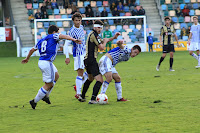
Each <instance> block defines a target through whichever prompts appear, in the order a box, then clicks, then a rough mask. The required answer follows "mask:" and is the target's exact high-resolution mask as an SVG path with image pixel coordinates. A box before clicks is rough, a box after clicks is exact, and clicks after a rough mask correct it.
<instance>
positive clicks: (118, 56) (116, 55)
mask: <svg viewBox="0 0 200 133" xmlns="http://www.w3.org/2000/svg"><path fill="white" fill-rule="evenodd" d="M108 53H109V54H110V55H111V56H112V59H113V66H115V65H116V64H117V63H119V62H121V61H128V60H129V58H130V53H131V49H129V48H128V47H127V46H124V49H120V47H116V48H114V49H112V50H110V51H108Z"/></svg>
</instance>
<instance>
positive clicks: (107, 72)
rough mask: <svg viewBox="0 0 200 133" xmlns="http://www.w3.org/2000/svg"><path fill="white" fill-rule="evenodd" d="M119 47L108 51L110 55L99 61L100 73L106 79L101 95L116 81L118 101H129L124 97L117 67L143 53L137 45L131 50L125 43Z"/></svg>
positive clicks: (119, 43) (119, 44) (119, 42)
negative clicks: (120, 63)
mask: <svg viewBox="0 0 200 133" xmlns="http://www.w3.org/2000/svg"><path fill="white" fill-rule="evenodd" d="M117 45H118V47H116V48H114V49H112V50H110V51H108V53H106V54H105V55H104V56H102V57H101V59H100V60H99V70H100V73H101V74H102V75H104V76H105V78H106V80H105V81H104V82H103V85H102V87H101V93H103V94H105V93H106V90H107V88H108V85H109V83H110V82H111V81H112V79H114V80H115V89H116V92H117V101H127V100H126V99H124V98H123V97H122V85H121V79H120V76H119V74H118V72H117V70H116V69H115V66H116V64H118V63H119V62H122V61H128V60H129V58H130V57H136V56H137V55H138V54H139V53H140V52H141V48H140V46H138V45H135V46H133V47H132V48H131V49H129V48H128V46H124V45H123V41H118V42H117Z"/></svg>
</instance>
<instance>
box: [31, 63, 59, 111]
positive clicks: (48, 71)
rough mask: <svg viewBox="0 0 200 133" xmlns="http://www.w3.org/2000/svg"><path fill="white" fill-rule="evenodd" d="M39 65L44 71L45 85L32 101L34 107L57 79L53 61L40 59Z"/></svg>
mask: <svg viewBox="0 0 200 133" xmlns="http://www.w3.org/2000/svg"><path fill="white" fill-rule="evenodd" d="M38 66H39V68H40V70H41V72H42V76H43V81H44V82H45V85H44V86H42V87H41V88H40V89H39V90H38V93H37V95H36V97H35V98H34V99H33V100H31V101H30V104H31V106H32V108H33V109H35V107H36V105H37V102H38V101H40V100H41V99H43V98H44V97H45V96H46V94H47V93H48V91H50V89H51V88H52V87H53V81H54V79H55V72H54V67H53V63H52V62H49V61H42V60H39V62H38Z"/></svg>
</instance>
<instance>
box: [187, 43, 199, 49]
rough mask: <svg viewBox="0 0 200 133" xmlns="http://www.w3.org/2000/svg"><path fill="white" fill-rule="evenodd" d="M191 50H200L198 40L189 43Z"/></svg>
mask: <svg viewBox="0 0 200 133" xmlns="http://www.w3.org/2000/svg"><path fill="white" fill-rule="evenodd" d="M188 50H189V51H197V50H199V43H198V42H197V43H196V42H191V43H190V45H189V49H188Z"/></svg>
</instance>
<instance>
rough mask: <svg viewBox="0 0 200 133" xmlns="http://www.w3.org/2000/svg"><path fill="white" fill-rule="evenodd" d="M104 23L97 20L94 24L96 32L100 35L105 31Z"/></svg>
mask: <svg viewBox="0 0 200 133" xmlns="http://www.w3.org/2000/svg"><path fill="white" fill-rule="evenodd" d="M103 24H104V23H103V22H102V21H101V20H96V21H95V22H94V30H95V31H96V32H97V33H98V34H100V33H101V31H102V29H103Z"/></svg>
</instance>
